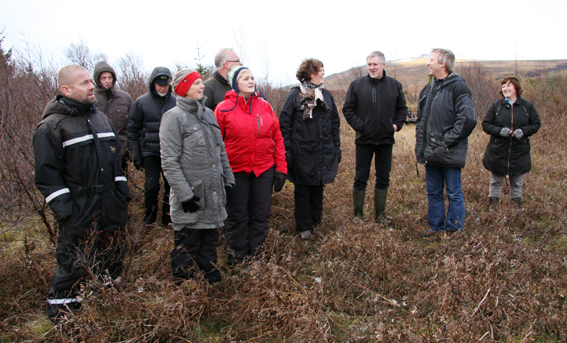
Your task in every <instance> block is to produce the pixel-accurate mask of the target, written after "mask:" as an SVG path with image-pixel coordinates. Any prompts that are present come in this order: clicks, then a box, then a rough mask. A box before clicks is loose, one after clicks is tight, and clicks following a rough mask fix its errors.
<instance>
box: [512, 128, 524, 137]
mask: <svg viewBox="0 0 567 343" xmlns="http://www.w3.org/2000/svg"><path fill="white" fill-rule="evenodd" d="M512 133H513V134H514V137H516V138H517V139H520V138H522V137H524V131H522V129H516V130H514V132H512Z"/></svg>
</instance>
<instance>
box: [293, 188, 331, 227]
mask: <svg viewBox="0 0 567 343" xmlns="http://www.w3.org/2000/svg"><path fill="white" fill-rule="evenodd" d="M323 189H324V186H323V184H321V185H318V186H303V185H295V190H294V191H293V194H294V196H295V228H296V230H297V231H299V232H301V231H309V230H311V225H317V224H319V223H320V222H321V218H322V215H323Z"/></svg>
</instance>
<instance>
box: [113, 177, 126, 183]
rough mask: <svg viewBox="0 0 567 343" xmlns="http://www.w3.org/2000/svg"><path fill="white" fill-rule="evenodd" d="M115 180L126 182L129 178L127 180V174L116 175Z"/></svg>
mask: <svg viewBox="0 0 567 343" xmlns="http://www.w3.org/2000/svg"><path fill="white" fill-rule="evenodd" d="M114 181H124V182H126V181H128V180H126V176H116V177H114Z"/></svg>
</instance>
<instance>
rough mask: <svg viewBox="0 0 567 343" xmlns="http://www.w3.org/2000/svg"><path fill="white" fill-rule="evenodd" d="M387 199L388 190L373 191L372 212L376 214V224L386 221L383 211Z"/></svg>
mask: <svg viewBox="0 0 567 343" xmlns="http://www.w3.org/2000/svg"><path fill="white" fill-rule="evenodd" d="M387 199H388V189H387V188H386V189H378V188H376V189H374V210H375V212H376V217H375V218H374V221H375V222H376V223H383V222H385V221H386V216H384V211H385V210H386V200H387Z"/></svg>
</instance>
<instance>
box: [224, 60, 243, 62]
mask: <svg viewBox="0 0 567 343" xmlns="http://www.w3.org/2000/svg"><path fill="white" fill-rule="evenodd" d="M227 62H234V63H240V60H235V61H227Z"/></svg>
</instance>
